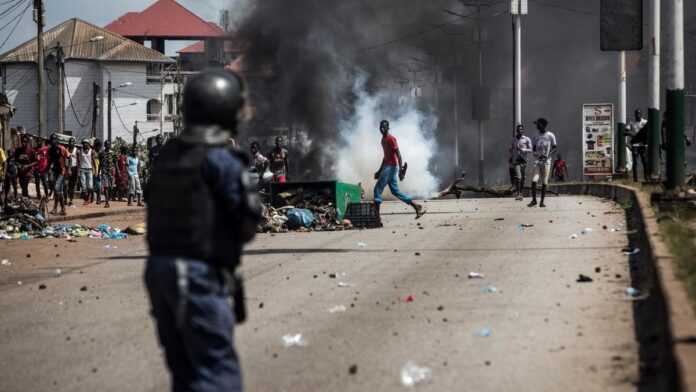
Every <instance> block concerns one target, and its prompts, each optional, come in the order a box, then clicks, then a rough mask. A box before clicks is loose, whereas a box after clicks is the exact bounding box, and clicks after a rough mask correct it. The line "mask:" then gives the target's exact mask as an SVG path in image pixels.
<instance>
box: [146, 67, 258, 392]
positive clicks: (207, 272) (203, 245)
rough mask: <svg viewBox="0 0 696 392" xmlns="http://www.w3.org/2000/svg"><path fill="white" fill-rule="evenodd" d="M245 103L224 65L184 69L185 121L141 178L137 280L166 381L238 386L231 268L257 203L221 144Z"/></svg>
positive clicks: (237, 293) (209, 387)
mask: <svg viewBox="0 0 696 392" xmlns="http://www.w3.org/2000/svg"><path fill="white" fill-rule="evenodd" d="M244 104H245V89H244V84H243V82H242V80H241V78H240V77H239V76H237V75H236V74H234V73H232V72H230V71H223V70H219V71H204V72H202V73H200V74H198V75H197V76H195V77H193V78H192V79H190V80H189V82H188V83H187V84H186V86H185V89H184V99H183V114H184V126H185V129H184V130H183V132H182V133H181V136H180V137H179V138H178V139H174V140H172V141H171V142H169V143H167V144H166V145H164V146H163V147H162V150H161V152H160V155H159V157H158V158H157V161H156V163H155V165H154V168H153V175H152V179H151V181H150V183H149V185H148V193H147V198H148V209H147V226H148V234H147V241H148V245H149V249H150V257H149V258H148V260H147V265H146V269H145V284H146V286H147V290H148V293H149V296H150V301H151V304H152V314H153V316H154V318H155V322H156V325H157V331H158V334H159V338H160V343H161V344H162V346H163V347H164V350H165V354H166V362H167V366H168V368H169V370H170V372H171V379H172V390H173V391H196V392H198V391H206V392H208V391H240V390H241V389H242V377H241V371H240V367H239V362H238V358H237V353H236V351H235V348H234V342H233V327H234V324H235V321H236V322H242V321H244V317H245V311H244V306H243V305H244V304H243V301H242V297H243V293H242V290H241V280H240V279H237V278H235V277H234V271H235V269H236V267H237V266H238V265H239V263H240V257H241V253H242V247H243V245H244V243H245V242H248V241H250V240H251V239H252V238H253V236H254V235H255V232H256V225H257V223H258V221H259V219H260V216H261V208H262V207H261V204H260V201H259V199H258V196H257V195H256V194H255V193H253V192H250V191H248V190H247V186H248V180H247V178H246V176H247V167H246V163H245V162H244V161H243V159H241V155H240V154H238V153H236V152H235V151H232V150H231V149H230V148H229V146H228V143H229V139H230V138H231V137H233V136H236V133H237V123H238V122H239V121H240V120H241V117H242V113H244V110H243V109H244ZM230 296H231V297H232V299H233V301H232V302H233V306H232V308H231V307H230Z"/></svg>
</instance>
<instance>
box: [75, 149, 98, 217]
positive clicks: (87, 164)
mask: <svg viewBox="0 0 696 392" xmlns="http://www.w3.org/2000/svg"><path fill="white" fill-rule="evenodd" d="M95 166H96V163H95V162H94V150H92V145H90V144H89V140H87V139H85V140H83V141H82V150H80V152H79V153H78V154H77V167H78V172H79V173H80V184H81V185H82V198H83V199H84V204H85V205H87V204H89V203H91V202H93V201H94V199H93V198H92V180H93V178H94V167H95Z"/></svg>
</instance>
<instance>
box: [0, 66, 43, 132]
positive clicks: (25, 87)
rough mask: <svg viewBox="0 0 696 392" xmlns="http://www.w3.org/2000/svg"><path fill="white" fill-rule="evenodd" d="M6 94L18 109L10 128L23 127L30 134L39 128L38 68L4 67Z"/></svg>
mask: <svg viewBox="0 0 696 392" xmlns="http://www.w3.org/2000/svg"><path fill="white" fill-rule="evenodd" d="M3 68H4V71H3V72H4V73H3V78H5V83H4V84H3V87H4V88H5V94H7V99H8V100H9V102H10V104H11V105H14V106H15V107H16V108H17V112H16V113H15V115H14V117H13V118H12V120H10V127H12V128H16V127H18V126H23V127H24V128H25V130H27V131H28V132H35V131H36V129H37V128H38V114H37V110H38V109H37V102H36V101H37V99H38V96H37V92H38V87H37V83H36V67H35V66H34V65H33V64H7V65H4V66H3Z"/></svg>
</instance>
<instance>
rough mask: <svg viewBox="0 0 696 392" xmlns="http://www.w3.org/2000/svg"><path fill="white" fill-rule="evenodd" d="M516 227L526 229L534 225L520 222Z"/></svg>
mask: <svg viewBox="0 0 696 392" xmlns="http://www.w3.org/2000/svg"><path fill="white" fill-rule="evenodd" d="M518 227H519V228H521V229H528V228H530V227H534V225H526V224H524V223H520V225H519V226H518Z"/></svg>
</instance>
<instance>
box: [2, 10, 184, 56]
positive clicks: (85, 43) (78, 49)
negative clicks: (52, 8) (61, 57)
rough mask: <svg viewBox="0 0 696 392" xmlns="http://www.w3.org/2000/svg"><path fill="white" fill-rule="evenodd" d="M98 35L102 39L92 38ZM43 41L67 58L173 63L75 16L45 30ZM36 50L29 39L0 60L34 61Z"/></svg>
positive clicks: (46, 49)
mask: <svg viewBox="0 0 696 392" xmlns="http://www.w3.org/2000/svg"><path fill="white" fill-rule="evenodd" d="M98 36H101V37H104V38H103V39H100V40H93V38H94V37H98ZM43 41H44V48H45V51H46V54H47V55H48V54H49V53H51V52H52V51H53V50H54V49H53V48H55V47H57V46H58V44H60V46H61V47H63V53H64V54H65V59H66V60H68V59H81V60H95V61H128V62H148V63H149V62H156V63H173V62H174V60H172V59H171V58H169V57H167V56H164V55H163V54H161V53H160V52H158V51H156V50H153V49H150V48H146V47H145V46H143V45H141V44H139V43H137V42H135V41H131V40H129V39H128V38H124V37H122V36H120V35H118V34H116V33H113V32H111V31H108V30H106V29H104V28H101V27H98V26H95V25H93V24H91V23H87V22H85V21H83V20H80V19H77V18H73V19H69V20H67V21H65V22H63V23H61V24H59V25H58V26H56V27H54V28H52V29H50V30H48V31H46V32H44V35H43ZM36 53H37V49H36V39H32V40H30V41H27V42H25V43H23V44H22V45H20V46H18V47H16V48H14V49H12V50H10V51H9V52H6V53H4V54H2V55H0V63H26V62H36V57H37V56H36Z"/></svg>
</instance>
